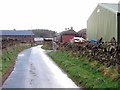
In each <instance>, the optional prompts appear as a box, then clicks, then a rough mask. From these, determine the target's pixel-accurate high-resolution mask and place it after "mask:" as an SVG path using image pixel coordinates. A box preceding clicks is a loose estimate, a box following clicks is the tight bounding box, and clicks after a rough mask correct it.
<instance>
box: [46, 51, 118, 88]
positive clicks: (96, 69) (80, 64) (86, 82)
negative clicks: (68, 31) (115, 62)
mask: <svg viewBox="0 0 120 90" xmlns="http://www.w3.org/2000/svg"><path fill="white" fill-rule="evenodd" d="M48 55H49V56H50V57H51V58H52V59H53V60H54V61H55V62H56V63H57V64H58V65H59V66H60V67H61V68H62V69H63V70H64V71H65V72H66V73H67V74H68V76H69V77H70V78H71V79H72V80H73V81H74V82H75V83H76V84H77V85H78V86H83V87H85V88H120V87H119V82H120V78H119V74H118V72H117V71H116V70H115V68H114V67H109V68H107V67H106V66H104V65H102V64H100V63H99V62H97V61H95V60H93V59H90V58H88V57H86V56H79V57H76V56H73V55H72V54H71V53H70V52H69V51H56V52H51V53H49V54H48Z"/></svg>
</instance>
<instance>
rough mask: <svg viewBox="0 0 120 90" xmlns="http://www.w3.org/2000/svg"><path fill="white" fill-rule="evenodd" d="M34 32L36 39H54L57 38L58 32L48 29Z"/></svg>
mask: <svg viewBox="0 0 120 90" xmlns="http://www.w3.org/2000/svg"><path fill="white" fill-rule="evenodd" d="M32 32H33V33H34V34H35V37H43V38H52V37H54V36H55V34H56V32H55V31H52V30H47V29H34V30H32Z"/></svg>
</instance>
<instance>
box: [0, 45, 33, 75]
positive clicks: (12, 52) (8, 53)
mask: <svg viewBox="0 0 120 90" xmlns="http://www.w3.org/2000/svg"><path fill="white" fill-rule="evenodd" d="M29 47H31V45H30V44H19V45H16V46H15V47H10V48H7V49H3V50H2V54H1V55H0V65H1V69H0V73H2V76H3V75H4V74H5V73H6V72H7V71H8V69H9V68H10V67H11V65H12V64H13V63H14V62H15V59H16V57H17V55H18V53H19V52H20V51H22V50H24V49H26V48H29Z"/></svg>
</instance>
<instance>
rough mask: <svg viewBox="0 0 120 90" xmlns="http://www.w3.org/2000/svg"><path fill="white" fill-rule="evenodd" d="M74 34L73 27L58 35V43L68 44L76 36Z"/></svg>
mask: <svg viewBox="0 0 120 90" xmlns="http://www.w3.org/2000/svg"><path fill="white" fill-rule="evenodd" d="M76 34H77V33H76V32H75V31H74V30H73V27H71V29H69V30H67V31H63V32H61V34H60V41H61V42H62V43H65V42H69V41H70V39H72V38H74V37H75V36H76Z"/></svg>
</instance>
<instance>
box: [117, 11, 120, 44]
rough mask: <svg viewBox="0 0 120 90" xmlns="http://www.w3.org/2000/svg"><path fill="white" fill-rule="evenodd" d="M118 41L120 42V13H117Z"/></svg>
mask: <svg viewBox="0 0 120 90" xmlns="http://www.w3.org/2000/svg"><path fill="white" fill-rule="evenodd" d="M117 16H118V35H117V37H118V43H119V44H120V13H118V15H117Z"/></svg>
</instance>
